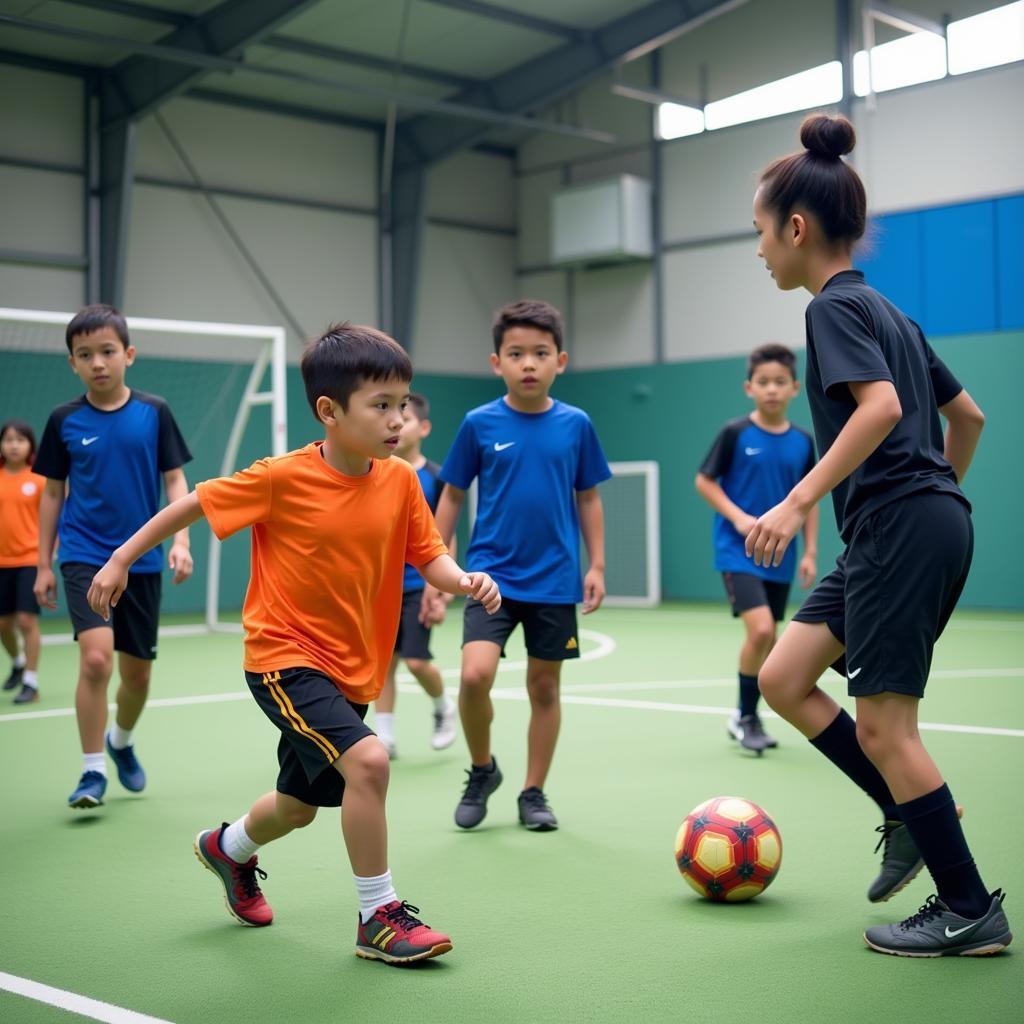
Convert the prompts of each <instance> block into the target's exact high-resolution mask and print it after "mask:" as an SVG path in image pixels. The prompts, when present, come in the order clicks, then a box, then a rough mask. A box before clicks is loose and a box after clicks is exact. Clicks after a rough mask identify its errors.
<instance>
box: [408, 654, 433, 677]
mask: <svg viewBox="0 0 1024 1024" xmlns="http://www.w3.org/2000/svg"><path fill="white" fill-rule="evenodd" d="M432 664H433V662H431V661H427V660H426V659H425V658H406V659H405V667H406V668H407V669H408V670H409V671H410V672H411V673H412V674H413V675H414V676H416V677H417V678H419V677H420V676H421V675H424V674H425V673H426V672H429V671H430V666H431V665H432Z"/></svg>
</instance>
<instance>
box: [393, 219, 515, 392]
mask: <svg viewBox="0 0 1024 1024" xmlns="http://www.w3.org/2000/svg"><path fill="white" fill-rule="evenodd" d="M515 252H516V245H515V239H512V238H502V237H501V236H500V235H493V234H485V233H483V232H479V231H463V230H459V229H457V228H443V227H437V226H430V225H428V226H427V229H426V231H425V233H424V239H423V269H422V272H421V275H420V288H419V298H418V302H417V312H416V338H415V342H414V345H413V363H414V364H415V366H416V369H417V371H419V372H421V373H455V374H459V375H462V376H487V375H489V374H490V372H491V370H490V366H489V365H488V362H487V356H488V353H489V352H490V351H491V319H492V316H493V314H494V311H495V310H496V309H498V307H500V306H502V305H504V304H505V303H506V302H511V301H512V300H513V299H514V298H516V277H515ZM398 340H399V341H402V340H403V339H402V338H399V339H398Z"/></svg>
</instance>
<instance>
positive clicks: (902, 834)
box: [868, 804, 964, 903]
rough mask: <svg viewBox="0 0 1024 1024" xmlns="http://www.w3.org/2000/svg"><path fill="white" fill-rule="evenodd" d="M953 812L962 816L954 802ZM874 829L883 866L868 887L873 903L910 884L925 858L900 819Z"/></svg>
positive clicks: (876, 851) (877, 849) (893, 894)
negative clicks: (954, 808)
mask: <svg viewBox="0 0 1024 1024" xmlns="http://www.w3.org/2000/svg"><path fill="white" fill-rule="evenodd" d="M956 816H957V817H958V818H962V817H963V816H964V809H963V807H961V806H960V804H957V805H956ZM875 831H876V832H878V833H880V838H879V840H878V844H877V845H876V846H875V853H878V851H879V850H881V851H882V867H881V870H880V871H879V872H878V877H877V878H876V879H875V880H874V881H873V882H872V883H871V885H870V887H869V888H868V899H869V900H870V901H871V902H872V903H885V902H886V900H888V899H891V898H892V897H893V896H895V895H896V893H898V892H901V891H902V890H903V889H905V888H906V887H907V886H908V885H910V883H911V882H912V881H913V880H914V879H915V878H916V877H917V876H918V874H919V873H920V871H921V869H922V868H923V867H924V860H923V859H922V857H921V854H920V852H919V851H918V849H917V844H916V843H915V842H914V840H913V838H912V837H911V835H910V829H908V828H907V826H906V825H904V824H903V822H902V821H894V820H892V819H889V820H887V821H885V822H884V823H883V824H881V825H879V826H878V828H876V829H875Z"/></svg>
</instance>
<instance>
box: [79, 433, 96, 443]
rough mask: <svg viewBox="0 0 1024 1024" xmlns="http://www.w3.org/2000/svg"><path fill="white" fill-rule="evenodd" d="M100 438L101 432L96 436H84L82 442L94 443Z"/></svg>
mask: <svg viewBox="0 0 1024 1024" xmlns="http://www.w3.org/2000/svg"><path fill="white" fill-rule="evenodd" d="M99 439H100V435H99V434H97V435H96V436H95V437H83V438H82V444H92V443H93V441H98V440H99Z"/></svg>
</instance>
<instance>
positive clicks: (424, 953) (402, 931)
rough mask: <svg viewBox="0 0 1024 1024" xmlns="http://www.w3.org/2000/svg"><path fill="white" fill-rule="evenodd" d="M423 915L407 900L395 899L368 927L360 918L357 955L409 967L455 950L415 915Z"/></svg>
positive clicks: (374, 917)
mask: <svg viewBox="0 0 1024 1024" xmlns="http://www.w3.org/2000/svg"><path fill="white" fill-rule="evenodd" d="M419 912H420V908H419V907H414V906H413V905H412V904H411V903H406V902H405V901H403V902H401V903H399V902H398V900H393V901H392V902H391V903H389V904H387V906H384V907H378V908H377V909H376V911H375V912H374V915H373V917H371V918H370V920H369V921H367V922H366V924H363V919H362V917H361V916H360V918H359V928H358V930H357V932H356V956H361V957H362V958H363V959H364V960H385V961H387V963H389V964H407V963H411V962H412V961H413V960H429V959H430V958H431V957H432V956H440V955H441V954H442V953H447V952H448V951H449V950H450V949H451V948H452V940H451V939H450V938H448V936H447V935H443V934H442V933H441V932H435V931H434V930H433V929H432V928H428V927H427V926H426V925H425V924H424V923H423V922H422V921H421V920H419V918H417V917H413V914H418V913H419Z"/></svg>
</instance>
